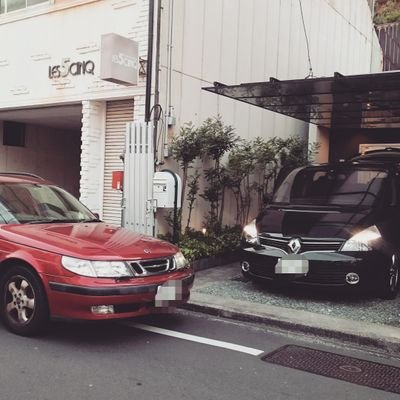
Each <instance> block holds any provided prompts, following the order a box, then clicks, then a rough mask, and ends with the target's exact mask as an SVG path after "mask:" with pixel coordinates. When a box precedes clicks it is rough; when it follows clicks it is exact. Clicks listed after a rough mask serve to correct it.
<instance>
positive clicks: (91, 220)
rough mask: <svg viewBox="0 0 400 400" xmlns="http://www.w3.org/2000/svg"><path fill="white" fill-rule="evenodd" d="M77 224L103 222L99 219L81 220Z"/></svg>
mask: <svg viewBox="0 0 400 400" xmlns="http://www.w3.org/2000/svg"><path fill="white" fill-rule="evenodd" d="M77 222H82V223H85V224H86V223H88V222H103V221H102V220H101V219H98V218H88V219H80V220H78V221H77Z"/></svg>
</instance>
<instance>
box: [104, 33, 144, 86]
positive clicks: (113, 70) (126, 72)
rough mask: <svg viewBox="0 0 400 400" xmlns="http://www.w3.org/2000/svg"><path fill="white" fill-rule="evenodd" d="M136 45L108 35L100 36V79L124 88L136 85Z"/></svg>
mask: <svg viewBox="0 0 400 400" xmlns="http://www.w3.org/2000/svg"><path fill="white" fill-rule="evenodd" d="M138 66H139V57H138V43H137V42H135V41H134V40H131V39H128V38H126V37H123V36H120V35H117V34H115V33H108V34H105V35H102V36H101V63H100V79H103V80H105V81H109V82H113V83H118V84H120V85H125V86H133V85H137V81H138V69H139V67H138Z"/></svg>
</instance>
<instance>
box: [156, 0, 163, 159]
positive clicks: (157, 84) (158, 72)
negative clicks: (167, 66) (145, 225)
mask: <svg viewBox="0 0 400 400" xmlns="http://www.w3.org/2000/svg"><path fill="white" fill-rule="evenodd" d="M161 9H162V6H161V0H158V4H157V37H156V65H155V82H154V105H159V103H160V87H159V86H160V84H159V80H160V42H161ZM158 108H159V112H160V113H161V109H160V107H158ZM155 112H156V111H155ZM154 117H155V118H154V134H153V137H154V141H153V143H154V162H155V163H157V160H158V154H157V151H158V145H157V132H158V121H159V119H160V115H158V116H157V115H156V114H154ZM163 134H164V132H160V135H163Z"/></svg>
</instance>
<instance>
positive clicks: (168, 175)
mask: <svg viewBox="0 0 400 400" xmlns="http://www.w3.org/2000/svg"><path fill="white" fill-rule="evenodd" d="M181 190H182V182H181V178H180V177H179V175H177V174H175V173H174V172H172V171H161V172H156V173H155V174H154V178H153V196H154V200H156V202H157V208H174V207H175V202H176V207H177V208H180V207H181Z"/></svg>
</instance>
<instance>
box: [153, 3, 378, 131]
mask: <svg viewBox="0 0 400 400" xmlns="http://www.w3.org/2000/svg"><path fill="white" fill-rule="evenodd" d="M169 1H172V0H165V1H164V2H163V4H165V5H164V7H163V9H164V19H165V20H166V19H167V18H168V4H169ZM173 3H174V27H173V65H172V68H173V74H172V75H173V79H172V98H173V101H172V106H173V108H174V112H175V115H176V116H177V121H178V125H179V124H183V123H185V122H188V121H192V122H193V123H195V124H198V123H201V122H202V121H203V120H204V119H205V118H207V117H210V116H215V115H217V114H220V115H222V116H223V119H224V121H225V122H226V123H227V124H231V125H233V126H235V127H236V130H237V133H238V134H240V136H242V137H244V138H250V137H254V136H257V135H263V136H267V137H268V136H274V135H280V136H284V137H285V136H288V135H291V134H294V133H299V134H303V135H304V134H305V133H306V132H307V124H304V123H302V122H299V121H295V120H293V119H291V118H288V117H283V116H280V115H277V114H275V113H272V112H270V111H266V110H262V109H257V108H255V107H254V106H249V105H246V104H241V103H239V102H237V101H234V100H231V99H225V98H223V97H221V96H217V95H214V94H211V93H208V92H205V91H203V90H201V88H202V87H205V86H212V84H213V82H214V81H218V82H221V83H225V84H239V83H244V82H258V81H266V80H268V79H269V77H271V76H272V77H275V78H278V79H299V78H305V77H306V76H307V75H308V74H309V66H308V57H307V46H306V39H305V35H304V31H303V24H302V19H301V11H300V5H299V1H298V0H173ZM302 5H303V14H304V22H305V26H306V30H307V35H308V39H309V46H310V57H311V62H312V69H313V73H314V76H316V77H321V76H332V75H333V73H334V72H335V71H338V72H340V73H342V74H361V73H368V72H371V71H378V70H380V53H379V51H376V50H377V49H378V48H379V44H378V42H377V37H376V34H375V32H374V30H373V26H372V17H371V11H370V8H369V6H368V2H367V0H352V1H348V0H302ZM165 20H164V24H163V27H164V34H163V49H162V65H161V76H162V78H163V79H167V76H168V71H167V69H166V68H167V58H166V55H167V53H166V51H165V48H166V42H165V40H166V36H167V35H166V30H165V28H167V24H166V22H165ZM377 46H378V47H377ZM373 48H375V51H374V52H372V49H373ZM188 99H190V101H188ZM163 105H164V106H167V101H166V99H164V103H163ZM167 111H168V110H167Z"/></svg>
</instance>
